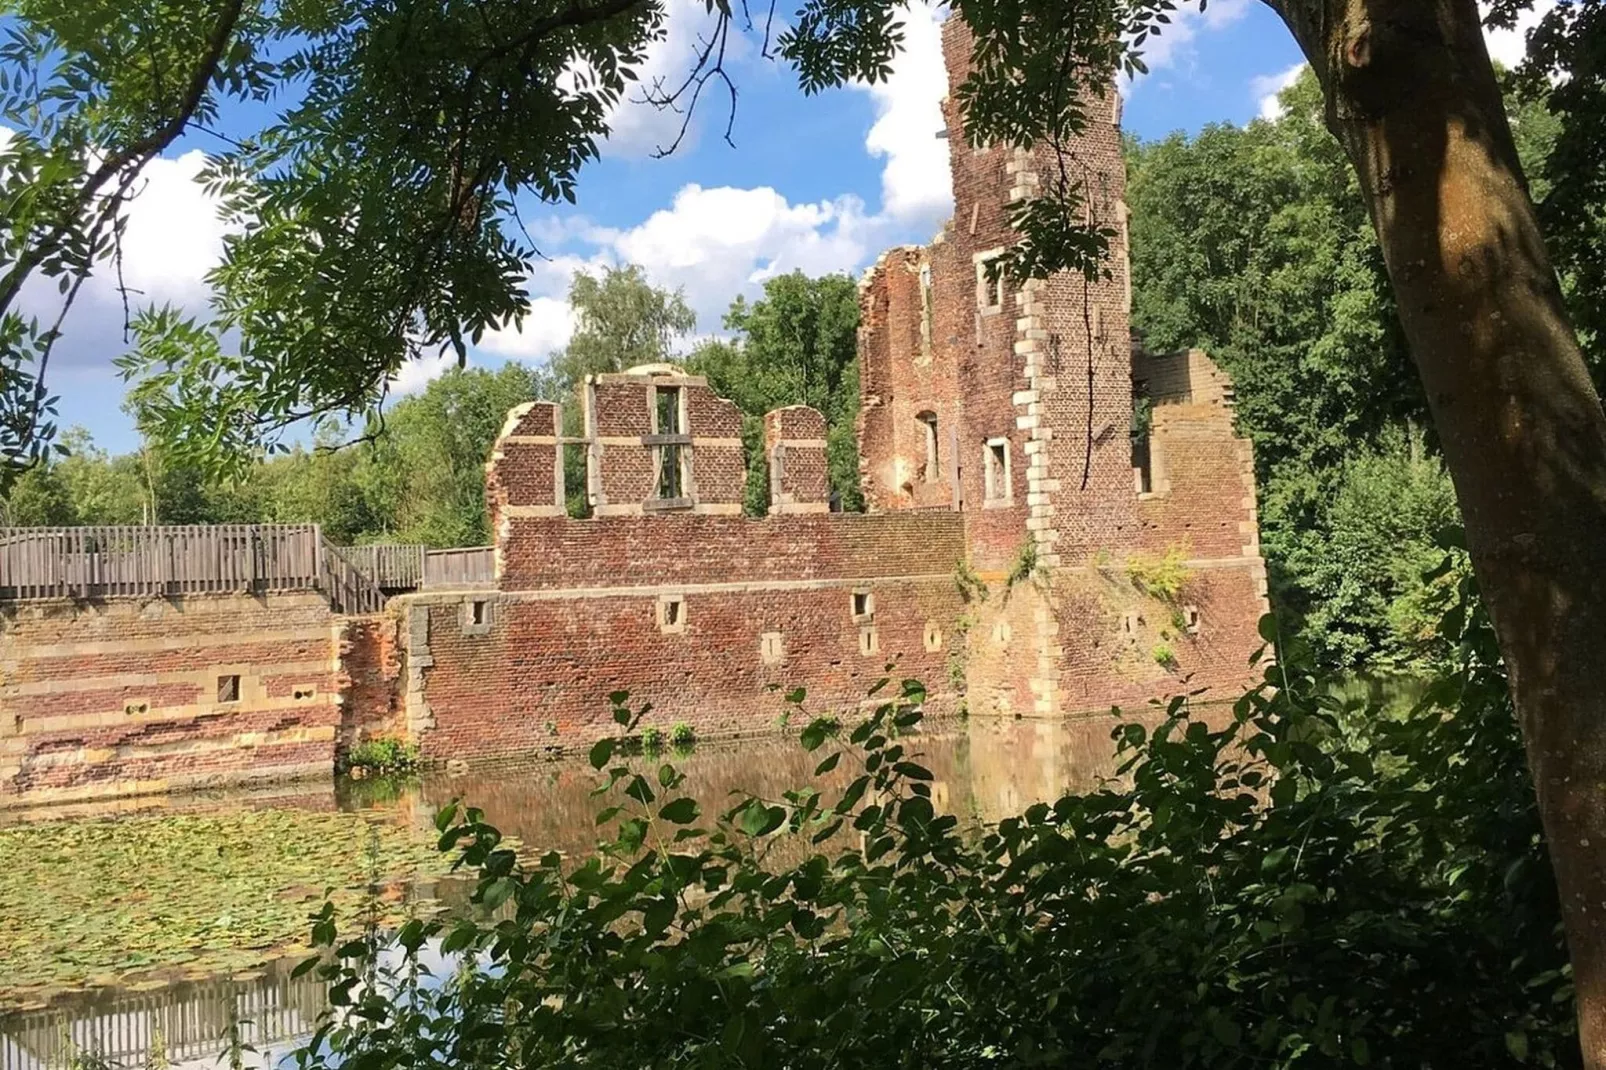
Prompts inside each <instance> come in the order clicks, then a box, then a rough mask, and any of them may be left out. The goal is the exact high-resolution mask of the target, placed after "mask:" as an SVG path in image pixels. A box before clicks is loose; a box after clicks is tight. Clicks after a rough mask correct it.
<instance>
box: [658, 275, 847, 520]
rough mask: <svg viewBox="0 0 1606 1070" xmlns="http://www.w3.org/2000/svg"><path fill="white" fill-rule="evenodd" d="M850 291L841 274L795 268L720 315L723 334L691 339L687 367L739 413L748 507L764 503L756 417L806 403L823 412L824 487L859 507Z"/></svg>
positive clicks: (760, 428)
mask: <svg viewBox="0 0 1606 1070" xmlns="http://www.w3.org/2000/svg"><path fill="white" fill-rule="evenodd" d="M858 326H859V289H858V285H857V284H856V283H855V282H854V281H853V280H852V279H850V278H848V277H847V276H846V275H824V276H821V277H820V278H809V277H808V276H807V275H804V274H803V273H802V272H801V271H793V272H790V273H789V274H786V275H778V276H776V277H775V278H772V279H768V280H766V281H765V283H764V296H763V297H760V298H758V299H757V300H755V301H753V302H752V303H751V304H749V303H748V302H747V300H746V299H744V298H742V297H737V298H736V300H735V301H733V302H732V303H731V307H730V310H729V311H728V312H726V314H725V329H726V330H728V331H733V332H735V335H734V337H733V338H732V339H731V340H729V341H725V340H711V341H708V342H705V343H703V344H702V345H699V346H698V347H697V348H696V349H695V350H694V351H693V352H692V354H691V356H690V357H689V358H688V359H687V369H688V370H689V371H691V372H693V373H695V374H697V375H705V376H707V377H708V383H709V385H710V386H712V387H713V388H714V390H715V392H717V393H718V394H720V395H721V396H723V397H728V398H730V399H731V400H732V401H734V402H736V404H737V406H739V407H740V408H741V410H742V413H743V414H744V423H743V431H742V438H743V441H744V444H745V445H746V446H747V454H748V500H747V503H746V508H747V511H748V512H749V513H753V514H755V515H756V514H762V513H764V512H765V511H767V509H768V507H769V493H770V492H769V474H768V466H767V465H766V464H765V461H764V457H763V448H762V442H763V434H764V423H763V421H764V414H765V413H766V412H769V411H770V410H771V409H778V408H781V407H783V406H786V405H808V406H811V407H813V408H816V409H819V410H820V412H822V413H823V414H824V415H825V422H826V449H827V461H828V462H829V464H830V479H831V491H832V493H833V494H834V495H836V497H837V500H838V501H839V503H840V504H841V507H842V508H843V509H845V510H848V511H850V512H854V511H858V510H861V509H863V508H864V498H863V495H862V494H861V493H860V490H859V450H858V441H857V437H856V434H857V429H856V427H855V418H856V417H857V416H858V412H859V351H858V341H857V339H858V333H857V332H858Z"/></svg>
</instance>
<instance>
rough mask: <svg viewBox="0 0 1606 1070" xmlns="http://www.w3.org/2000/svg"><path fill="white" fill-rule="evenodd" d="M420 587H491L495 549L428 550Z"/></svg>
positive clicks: (482, 547)
mask: <svg viewBox="0 0 1606 1070" xmlns="http://www.w3.org/2000/svg"><path fill="white" fill-rule="evenodd" d="M420 586H422V587H425V588H429V587H494V586H496V550H495V548H494V547H490V546H465V547H460V548H458V549H455V550H430V551H429V552H428V553H426V554H425V555H424V582H423V583H422V584H421V585H420Z"/></svg>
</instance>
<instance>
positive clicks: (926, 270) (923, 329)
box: [920, 264, 931, 357]
mask: <svg viewBox="0 0 1606 1070" xmlns="http://www.w3.org/2000/svg"><path fill="white" fill-rule="evenodd" d="M920 352H921V355H922V356H928V357H929V356H930V355H931V265H930V264H921V265H920Z"/></svg>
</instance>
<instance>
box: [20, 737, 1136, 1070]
mask: <svg viewBox="0 0 1606 1070" xmlns="http://www.w3.org/2000/svg"><path fill="white" fill-rule="evenodd" d="M1115 723H1116V722H1115V720H1114V719H1113V718H1112V717H1110V716H1100V717H1092V718H1087V719H1080V720H1074V721H1069V722H1060V721H1056V722H1048V721H1032V720H980V719H978V720H973V721H970V722H963V723H949V724H946V725H940V726H932V727H931V728H929V729H928V730H927V732H925V733H924V734H922V735H921V736H919V737H918V739H916V740H913V741H911V746H912V749H916V750H919V751H920V752H922V753H923V755H924V757H923V758H922V759H921V761H922V762H923V764H925V765H927V766H928V767H929V768H930V769H931V770H932V772H933V774H934V778H935V779H934V781H933V797H934V801H935V802H936V803H937V804H938V805H939V806H940V807H942V808H944V809H946V810H948V811H949V812H951V813H953V814H955V815H957V816H960V817H961V818H963V819H966V820H968V821H973V822H988V821H994V820H997V819H999V818H1002V817H1004V816H1008V815H1010V814H1014V813H1018V812H1020V810H1021V809H1022V808H1023V807H1025V806H1027V805H1029V804H1030V803H1032V802H1034V801H1038V800H1047V799H1051V798H1055V797H1057V796H1058V795H1059V794H1061V793H1062V792H1063V791H1064V790H1066V789H1068V788H1070V789H1073V788H1086V787H1091V786H1093V785H1094V784H1096V783H1097V782H1098V780H1099V778H1100V777H1101V776H1102V775H1105V774H1107V773H1108V772H1110V771H1111V770H1112V769H1113V755H1114V744H1113V743H1112V742H1111V739H1110V732H1111V729H1112V727H1113V726H1114V724H1115ZM665 758H666V759H667V760H670V761H673V762H675V763H676V764H677V765H679V766H680V767H681V768H682V769H683V770H684V771H685V772H686V775H687V784H686V790H687V791H688V792H689V793H690V794H692V795H694V796H696V797H697V798H698V800H699V801H700V802H701V804H702V806H703V810H704V812H705V813H706V814H713V813H716V812H719V811H722V810H724V809H726V808H728V807H729V806H730V805H731V804H732V803H733V802H734V801H736V800H737V799H739V798H740V796H741V795H742V794H744V793H753V794H757V795H761V796H766V797H778V796H779V795H780V794H781V793H782V792H783V791H785V790H787V789H789V788H793V787H797V786H801V785H804V784H806V783H808V782H809V781H810V777H811V773H812V771H813V767H814V763H815V761H816V760H817V756H816V755H810V754H808V753H807V752H805V751H804V750H803V749H802V748H801V747H800V746H799V744H798V742H797V739H796V732H795V726H794V730H793V731H791V732H786V731H784V730H783V728H782V727H781V726H779V725H778V726H777V727H776V730H775V732H774V734H773V735H772V736H768V737H762V738H755V739H748V740H746V741H743V742H740V743H730V744H704V745H701V746H698V747H695V748H693V749H692V750H690V751H689V752H683V753H680V754H675V753H673V752H666V754H665ZM598 782H599V778H598V774H596V773H595V772H594V771H593V770H592V769H591V767H590V766H589V765H588V764H587V762H586V761H585V758H584V756H581V755H575V756H572V757H563V758H559V759H553V760H539V759H536V760H529V761H523V762H518V763H502V764H498V765H494V766H492V765H487V766H473V767H470V768H469V769H468V770H467V771H464V770H462V769H461V768H459V769H457V770H455V771H453V772H449V771H447V770H444V769H439V770H431V771H429V772H427V773H425V774H423V775H421V776H417V777H412V778H405V779H388V778H387V779H377V780H364V781H350V780H341V781H339V782H315V783H301V784H296V785H286V786H281V787H278V788H274V789H264V790H258V791H252V792H230V793H223V794H215V795H207V794H193V795H187V796H170V797H150V798H144V799H130V800H122V801H119V802H117V803H114V804H99V805H96V806H93V807H87V806H86V807H83V808H79V809H76V810H55V811H52V810H45V809H41V810H36V811H31V812H15V813H10V814H5V815H3V816H0V821H3V822H4V825H3V827H0V870H3V872H0V1070H43V1068H47V1067H49V1068H55V1067H61V1068H68V1067H72V1068H74V1070H91V1068H94V1070H99V1068H101V1067H114V1068H119V1070H137V1068H143V1067H146V1066H164V1065H165V1066H180V1065H185V1066H197V1067H199V1066H213V1065H220V1061H221V1065H227V1064H228V1063H229V1061H230V1058H229V1052H230V1049H231V1047H233V1048H235V1050H236V1051H237V1052H238V1053H239V1054H240V1055H241V1057H242V1058H243V1060H244V1061H245V1062H246V1063H248V1064H257V1065H260V1064H264V1063H267V1064H272V1063H274V1062H276V1061H278V1060H279V1059H282V1058H283V1057H284V1056H285V1055H286V1054H287V1053H289V1052H290V1051H292V1050H293V1049H294V1048H295V1047H296V1046H297V1044H299V1043H300V1042H301V1041H302V1040H304V1039H305V1037H306V1036H308V1035H309V1034H310V1033H311V1031H312V1029H313V1028H314V1024H313V1023H314V1022H315V1021H316V1019H317V1016H318V1014H319V1012H320V1011H321V1010H322V1009H323V1007H324V993H323V990H322V987H321V984H320V983H319V982H318V981H316V980H315V979H313V978H311V977H301V978H292V977H291V971H292V970H293V968H294V966H295V965H296V964H297V963H298V962H300V961H302V960H304V959H305V958H306V955H307V952H306V950H305V947H304V941H305V939H306V931H307V927H306V924H305V918H306V916H307V914H308V913H310V912H311V911H312V910H313V909H315V908H316V907H317V906H318V905H319V904H320V903H321V902H322V900H323V896H324V891H325V889H326V888H333V889H334V891H335V893H336V895H337V897H343V901H344V902H346V903H348V904H350V905H353V906H354V905H355V904H356V902H357V901H358V900H362V901H363V902H364V903H365V907H364V909H368V910H376V909H382V910H383V911H384V912H385V913H386V914H387V916H389V917H396V916H399V915H402V914H406V913H409V912H412V911H427V910H434V909H446V910H451V909H454V907H456V906H460V905H461V903H462V901H463V897H464V894H465V889H464V886H463V884H462V883H461V880H460V879H459V878H450V877H445V876H444V874H443V868H444V867H443V866H442V864H441V861H440V859H439V856H438V855H436V853H435V852H434V850H433V841H434V837H435V826H434V817H435V814H436V813H437V811H438V809H439V808H440V807H441V806H443V805H444V804H446V803H448V802H450V801H452V800H453V799H461V800H462V801H463V802H465V803H467V804H469V805H473V806H478V807H481V808H483V809H484V811H485V813H486V817H487V820H489V821H490V822H492V823H493V824H495V825H497V826H498V827H499V828H501V829H502V830H503V831H504V833H505V834H506V835H508V836H511V837H515V838H516V839H517V840H518V841H519V842H520V844H521V845H523V846H524V847H525V848H527V849H530V850H539V851H546V850H558V851H561V852H564V853H566V854H568V855H570V856H583V855H585V854H587V853H589V852H590V851H591V850H593V848H594V845H595V843H596V841H597V838H598V833H597V829H596V826H595V822H594V817H593V815H594V814H595V813H596V811H597V810H598V809H599V807H600V806H601V805H602V804H601V803H599V801H598V800H597V799H596V798H595V797H594V796H593V794H592V792H593V789H594V788H595V787H596V786H597V784H598ZM799 849H800V850H801V849H803V848H802V846H801V845H800V847H799ZM44 888H50V889H52V891H51V893H50V894H51V896H52V900H51V901H50V902H44V903H42V902H41V901H40V900H39V895H40V891H41V889H44ZM243 1049H254V1051H252V1050H243Z"/></svg>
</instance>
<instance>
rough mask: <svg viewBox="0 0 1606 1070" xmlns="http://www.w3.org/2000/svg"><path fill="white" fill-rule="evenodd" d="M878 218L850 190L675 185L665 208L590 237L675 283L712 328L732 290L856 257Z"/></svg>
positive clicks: (835, 266)
mask: <svg viewBox="0 0 1606 1070" xmlns="http://www.w3.org/2000/svg"><path fill="white" fill-rule="evenodd" d="M882 225H883V224H882V223H881V222H880V221H879V220H876V219H872V218H870V217H868V216H866V214H865V212H864V205H863V204H862V203H861V202H860V201H859V200H858V198H856V197H841V198H838V199H836V200H834V201H819V202H815V203H812V204H791V203H790V202H788V201H787V199H786V198H785V197H783V196H781V194H779V193H777V192H776V191H775V190H773V189H770V188H768V187H760V188H758V189H735V188H732V187H729V186H722V187H717V188H712V189H705V188H703V187H702V186H698V185H695V184H693V185H688V186H685V187H682V189H681V190H680V192H678V193H677V194H675V199H674V202H673V203H672V204H671V206H670V207H669V208H666V209H661V210H659V211H657V212H654V213H653V214H652V215H651V216H650V217H648V219H647V220H645V221H644V222H643V223H641V224H640V225H639V226H636V227H632V228H630V229H628V230H619V231H608V230H599V231H598V232H597V235H596V236H597V237H598V238H599V239H601V240H603V241H605V242H606V246H607V250H608V251H609V252H610V253H611V254H612V256H613V258H614V259H616V260H617V261H618V262H620V263H634V264H640V265H642V267H644V268H645V269H646V270H647V274H648V275H649V276H650V277H651V278H652V280H653V282H654V284H655V285H658V286H669V287H680V288H683V289H684V290H685V293H686V300H687V303H688V304H690V305H691V306H692V308H693V309H694V310H695V311H696V312H697V313H698V318H699V322H700V324H702V325H703V326H704V329H707V330H712V329H713V328H714V327H715V326H716V325H717V324H718V323H719V321H720V317H721V316H722V315H723V314H724V312H725V309H726V307H727V306H728V305H729V304H730V300H731V298H732V297H734V296H735V295H736V294H737V293H748V294H751V293H753V292H756V290H757V288H758V287H759V286H760V285H761V284H762V283H763V281H764V280H765V279H767V278H770V277H772V276H774V275H778V274H784V273H785V272H788V271H791V270H793V269H801V270H803V271H805V272H807V273H809V274H811V275H818V274H822V273H825V272H831V271H846V270H849V269H851V268H854V267H856V266H858V265H859V264H860V263H862V262H863V261H864V259H865V257H866V255H867V254H868V253H869V252H870V251H871V248H872V245H871V243H872V242H873V241H875V240H877V234H878V233H879V232H880V230H881V227H882Z"/></svg>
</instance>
